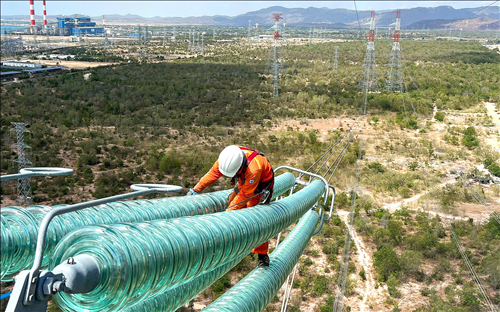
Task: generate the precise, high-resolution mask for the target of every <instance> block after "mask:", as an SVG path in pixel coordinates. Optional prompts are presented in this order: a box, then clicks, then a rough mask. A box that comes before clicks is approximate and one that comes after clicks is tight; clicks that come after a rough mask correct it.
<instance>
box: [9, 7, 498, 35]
mask: <svg viewBox="0 0 500 312" xmlns="http://www.w3.org/2000/svg"><path fill="white" fill-rule="evenodd" d="M400 11H401V27H402V28H410V29H411V28H415V29H421V28H422V27H423V28H426V29H427V28H431V29H436V28H444V27H445V26H450V25H448V24H450V23H458V24H459V25H461V28H464V29H469V28H473V29H483V28H484V29H486V28H487V29H498V20H499V16H500V10H499V7H498V6H490V7H481V8H466V9H454V8H453V7H451V6H439V7H434V8H427V7H417V8H412V9H401V10H400ZM273 13H281V14H283V17H284V19H285V22H286V25H288V26H303V27H304V26H316V27H327V28H332V27H333V28H355V27H358V20H357V15H356V11H355V10H348V9H328V8H314V7H309V8H294V9H289V8H284V7H281V6H272V7H268V8H265V9H261V10H258V11H253V12H248V13H245V14H241V15H238V16H232V17H231V16H222V15H216V16H199V17H194V16H193V17H160V16H155V17H142V16H140V15H134V14H127V15H118V14H113V15H105V21H106V23H117V24H118V23H123V24H149V25H155V24H156V25H176V24H178V25H214V26H248V23H249V21H250V23H251V24H252V25H253V24H255V23H257V22H258V23H259V25H262V26H270V25H272V24H273V21H272V20H271V17H272V15H273ZM358 16H359V19H360V23H361V26H362V27H368V25H367V23H368V20H369V17H370V13H365V12H363V11H359V12H358ZM36 18H37V20H40V19H41V16H40V17H38V16H37V17H36ZM55 18H56V16H48V20H49V21H50V20H55ZM395 18H396V16H395V14H393V13H391V11H390V10H385V11H377V12H376V24H377V26H378V27H382V28H383V27H388V26H389V25H390V24H392V23H394V21H395ZM478 18H487V19H483V20H478ZM93 19H94V20H95V21H96V22H98V23H99V22H100V21H102V16H95V17H93ZM2 20H29V16H28V15H23V16H19V15H17V16H12V15H11V16H2ZM468 20H469V21H472V22H471V23H470V24H471V26H470V27H469V22H468ZM461 21H463V22H461ZM458 24H457V25H458ZM478 24H480V25H479V26H478ZM495 25H496V26H495ZM451 26H452V27H455V26H454V25H451Z"/></svg>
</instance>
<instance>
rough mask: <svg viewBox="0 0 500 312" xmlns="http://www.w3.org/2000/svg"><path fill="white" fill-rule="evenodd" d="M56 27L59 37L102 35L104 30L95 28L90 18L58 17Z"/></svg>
mask: <svg viewBox="0 0 500 312" xmlns="http://www.w3.org/2000/svg"><path fill="white" fill-rule="evenodd" d="M57 21H58V23H57V25H58V28H59V35H61V36H68V35H69V36H78V37H80V36H85V35H103V34H104V28H103V27H96V23H95V22H92V21H91V19H90V17H58V18H57Z"/></svg>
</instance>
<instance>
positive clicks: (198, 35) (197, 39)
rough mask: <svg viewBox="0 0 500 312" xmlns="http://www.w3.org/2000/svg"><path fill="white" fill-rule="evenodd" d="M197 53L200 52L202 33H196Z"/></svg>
mask: <svg viewBox="0 0 500 312" xmlns="http://www.w3.org/2000/svg"><path fill="white" fill-rule="evenodd" d="M196 52H200V33H199V32H196Z"/></svg>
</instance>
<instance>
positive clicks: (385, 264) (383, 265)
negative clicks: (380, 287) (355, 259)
mask: <svg viewBox="0 0 500 312" xmlns="http://www.w3.org/2000/svg"><path fill="white" fill-rule="evenodd" d="M373 257H374V261H373V264H374V265H375V266H376V267H377V272H378V274H379V275H380V277H381V278H382V281H387V279H388V278H389V276H391V274H398V273H399V268H400V267H399V258H398V255H397V254H396V252H395V251H394V248H393V247H392V246H390V245H388V244H385V245H383V246H382V247H381V248H379V250H378V251H377V252H376V253H375V254H374V255H373Z"/></svg>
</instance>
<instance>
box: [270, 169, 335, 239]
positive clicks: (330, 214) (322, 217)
mask: <svg viewBox="0 0 500 312" xmlns="http://www.w3.org/2000/svg"><path fill="white" fill-rule="evenodd" d="M281 169H288V170H291V171H296V172H299V173H301V175H300V177H302V176H304V175H308V176H310V177H311V178H318V179H320V180H321V181H322V182H323V184H325V193H324V195H323V198H324V200H325V201H324V203H323V205H321V206H320V209H319V215H320V217H321V221H320V226H319V229H318V230H316V231H315V232H314V234H313V235H316V234H318V233H319V231H321V228H322V227H323V223H324V222H325V221H329V220H330V219H331V218H332V213H333V205H334V202H335V195H336V191H335V188H334V187H333V186H331V185H329V184H328V182H326V179H325V178H324V177H322V176H320V175H317V174H315V173H311V172H308V171H305V170H301V169H297V168H293V167H289V166H279V167H278V168H276V169H275V170H274V172H275V173H276V172H277V171H278V170H281ZM300 177H299V179H297V180H296V182H297V184H301V185H309V184H310V181H311V180H309V182H306V181H302V180H300ZM330 190H332V191H333V197H332V203H331V205H330V213H329V215H328V218H325V213H324V211H323V206H324V205H325V204H326V202H327V201H328V195H329V194H330ZM316 208H317V207H316V206H315V208H314V209H316ZM287 231H291V229H287Z"/></svg>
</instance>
